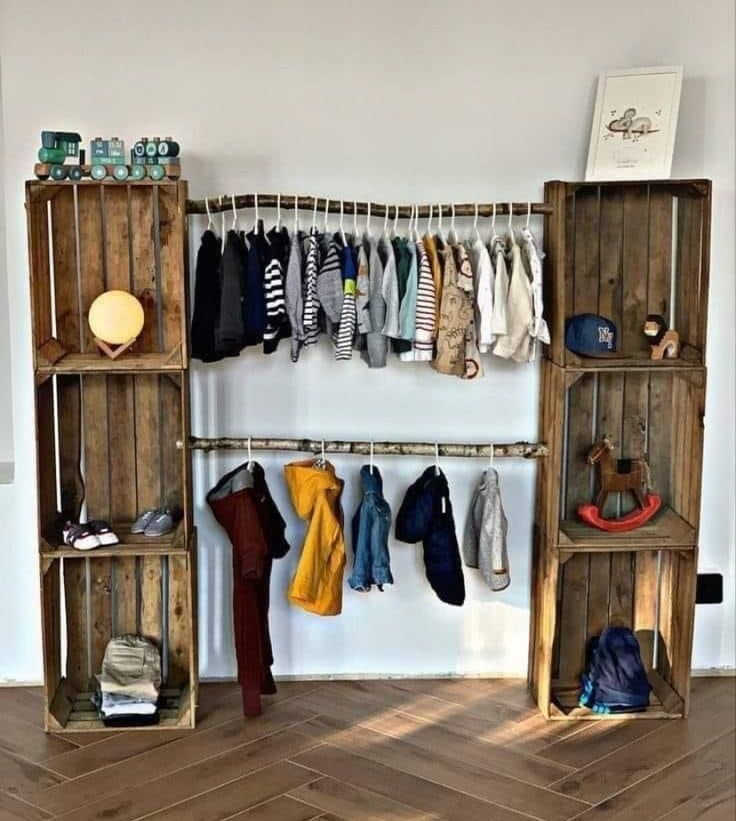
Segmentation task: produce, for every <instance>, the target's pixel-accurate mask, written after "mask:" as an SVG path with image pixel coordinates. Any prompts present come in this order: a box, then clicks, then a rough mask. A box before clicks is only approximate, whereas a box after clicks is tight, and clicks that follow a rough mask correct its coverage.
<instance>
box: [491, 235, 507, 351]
mask: <svg viewBox="0 0 736 821" xmlns="http://www.w3.org/2000/svg"><path fill="white" fill-rule="evenodd" d="M490 254H491V264H492V265H493V311H492V313H491V331H492V332H493V335H494V337H496V339H495V340H494V341H495V342H497V341H498V337H499V336H503V334H505V333H507V331H508V323H507V322H506V302H507V300H508V296H509V274H508V269H507V267H506V252H505V248H504V244H503V240H502V239H501V237H497V236H496V237H494V238H493V239H492V240H491V250H490Z"/></svg>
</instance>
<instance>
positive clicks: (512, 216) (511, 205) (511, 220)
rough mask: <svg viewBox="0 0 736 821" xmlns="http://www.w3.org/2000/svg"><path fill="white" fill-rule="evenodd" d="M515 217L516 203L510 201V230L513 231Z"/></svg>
mask: <svg viewBox="0 0 736 821" xmlns="http://www.w3.org/2000/svg"><path fill="white" fill-rule="evenodd" d="M513 219H514V203H513V202H510V203H509V231H510V232H513V230H514V226H513Z"/></svg>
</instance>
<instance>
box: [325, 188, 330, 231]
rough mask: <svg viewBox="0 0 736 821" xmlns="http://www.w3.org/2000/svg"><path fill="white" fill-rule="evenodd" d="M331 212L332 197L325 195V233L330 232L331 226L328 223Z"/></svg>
mask: <svg viewBox="0 0 736 821" xmlns="http://www.w3.org/2000/svg"><path fill="white" fill-rule="evenodd" d="M329 213H330V198H329V197H325V234H329V233H330V226H329V225H328V224H327V219H328V217H327V215H328V214H329Z"/></svg>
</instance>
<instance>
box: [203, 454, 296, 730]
mask: <svg viewBox="0 0 736 821" xmlns="http://www.w3.org/2000/svg"><path fill="white" fill-rule="evenodd" d="M207 503H208V504H209V506H210V509H211V510H212V513H213V514H214V517H215V519H217V521H218V522H219V523H220V525H221V526H222V528H223V529H224V530H225V532H226V533H227V535H228V537H229V539H230V542H231V544H232V550H233V628H234V630H233V632H234V635H235V655H236V658H237V662H238V681H239V683H240V686H241V690H242V698H243V711H244V712H245V714H246V715H247V716H256V715H259V714H260V712H261V694H271V693H275V692H276V685H275V683H274V681H273V677H272V675H271V665H272V664H273V652H272V649H271V636H270V632H269V627H268V608H269V600H270V590H269V588H270V584H271V564H272V561H273V559H278V558H281V557H282V556H284V555H285V554H286V552H287V551H288V550H289V544H288V542H287V541H286V538H285V535H284V533H285V530H286V523H285V522H284V519H283V517H282V516H281V514H280V513H279V510H278V508H277V507H276V504H275V503H274V501H273V498H272V497H271V494H270V492H269V490H268V485H267V484H266V479H265V475H264V473H263V468H262V467H261V466H260V465H259V464H258V463H257V462H252V463H251V464H250V467H248V466H247V465H241V466H240V467H238V468H236V469H235V470H233V471H231V472H230V473H228V474H226V475H225V476H223V477H222V479H220V481H219V482H218V483H217V484H216V485H215V487H213V488H212V490H210V492H209V493H208V494H207Z"/></svg>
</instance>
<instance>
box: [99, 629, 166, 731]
mask: <svg viewBox="0 0 736 821" xmlns="http://www.w3.org/2000/svg"><path fill="white" fill-rule="evenodd" d="M97 684H98V688H99V689H98V692H97V693H96V694H95V696H96V698H95V704H96V706H97V709H98V711H99V714H100V717H101V718H102V720H103V722H104V723H105V724H106V725H108V726H128V725H140V724H155V723H157V722H158V698H159V691H160V689H161V655H160V653H159V651H158V648H157V647H156V646H155V645H154V644H152V643H151V642H150V641H148V639H144V638H142V637H140V636H134V635H125V636H119V637H118V638H114V639H112V640H111V641H110V642H108V645H107V648H106V649H105V657H104V659H103V661H102V673H101V674H100V675H98V676H97Z"/></svg>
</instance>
